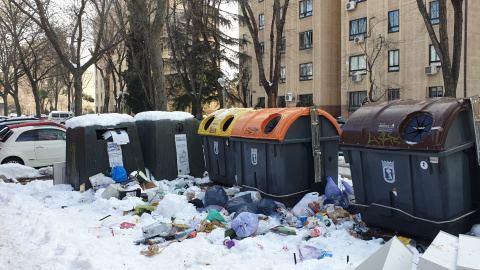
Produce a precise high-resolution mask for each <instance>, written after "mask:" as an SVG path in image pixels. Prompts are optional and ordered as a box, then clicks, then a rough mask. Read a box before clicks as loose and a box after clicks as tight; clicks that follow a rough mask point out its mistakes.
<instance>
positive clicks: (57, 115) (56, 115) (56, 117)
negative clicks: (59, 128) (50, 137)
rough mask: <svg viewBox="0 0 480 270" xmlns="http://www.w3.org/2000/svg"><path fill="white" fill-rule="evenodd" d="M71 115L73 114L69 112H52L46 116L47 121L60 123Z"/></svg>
mask: <svg viewBox="0 0 480 270" xmlns="http://www.w3.org/2000/svg"><path fill="white" fill-rule="evenodd" d="M72 115H73V112H69V111H52V112H50V114H49V115H48V120H50V121H55V122H60V121H61V120H63V119H65V118H67V117H70V116H72Z"/></svg>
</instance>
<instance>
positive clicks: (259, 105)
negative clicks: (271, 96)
mask: <svg viewBox="0 0 480 270" xmlns="http://www.w3.org/2000/svg"><path fill="white" fill-rule="evenodd" d="M257 102H258V103H257V106H255V108H265V97H259V98H258V101H257Z"/></svg>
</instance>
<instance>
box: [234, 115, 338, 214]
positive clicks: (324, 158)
mask: <svg viewBox="0 0 480 270" xmlns="http://www.w3.org/2000/svg"><path fill="white" fill-rule="evenodd" d="M311 126H312V123H311V117H310V108H304V107H296V108H275V109H274V108H272V109H260V110H254V111H250V112H247V113H245V114H243V115H242V116H241V117H240V118H239V119H238V120H237V121H236V122H235V124H234V126H233V129H232V132H231V134H230V141H231V142H232V143H233V147H234V152H235V162H236V175H237V184H238V185H239V186H242V187H243V188H245V189H252V190H259V191H260V192H261V193H262V196H265V197H267V198H272V199H274V200H277V201H280V202H282V203H284V204H285V205H286V206H287V207H291V206H294V205H295V204H296V203H298V202H299V201H300V199H301V198H302V197H303V196H304V195H305V194H306V193H308V192H312V191H316V192H319V193H320V194H323V192H324V190H325V185H326V182H327V181H326V179H327V176H330V177H332V178H333V179H335V180H337V179H338V140H339V138H340V135H339V134H340V128H339V126H338V124H337V121H336V120H335V118H333V117H332V116H331V115H330V114H329V113H327V112H325V111H322V110H318V126H319V132H320V134H319V136H320V142H321V143H320V150H321V172H320V174H321V179H322V180H323V181H321V182H316V181H315V168H314V157H313V151H312V132H311Z"/></svg>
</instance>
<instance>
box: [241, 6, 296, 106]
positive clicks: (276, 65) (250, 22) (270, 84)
mask: <svg viewBox="0 0 480 270" xmlns="http://www.w3.org/2000/svg"><path fill="white" fill-rule="evenodd" d="M289 2H290V0H284V2H283V13H282V14H281V15H280V10H281V9H280V7H282V6H281V4H280V0H273V10H272V21H271V25H270V35H269V42H270V56H269V63H270V67H269V75H268V78H267V75H266V74H265V67H264V64H263V58H262V55H261V51H260V41H259V37H258V24H257V20H256V15H255V14H254V13H253V11H252V8H251V6H250V1H249V0H239V4H240V7H241V10H242V14H243V17H244V19H243V21H244V22H245V24H246V25H247V28H248V31H249V32H250V35H251V37H252V43H253V48H254V49H255V57H256V59H257V66H258V73H259V76H260V82H261V83H262V86H263V88H264V89H265V92H266V93H267V96H268V107H270V108H274V107H276V106H277V104H276V100H277V95H278V83H279V80H280V66H281V60H282V58H281V55H282V37H283V30H284V26H285V20H286V17H287V16H286V14H287V10H288V5H289Z"/></svg>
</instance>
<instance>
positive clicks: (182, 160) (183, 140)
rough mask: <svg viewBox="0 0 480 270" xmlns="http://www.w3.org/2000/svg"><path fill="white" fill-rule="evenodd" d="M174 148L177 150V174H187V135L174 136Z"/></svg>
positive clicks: (188, 168) (188, 167)
mask: <svg viewBox="0 0 480 270" xmlns="http://www.w3.org/2000/svg"><path fill="white" fill-rule="evenodd" d="M175 148H176V150H177V169H178V174H189V173H190V165H189V162H188V147H187V135H186V134H176V135H175Z"/></svg>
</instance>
